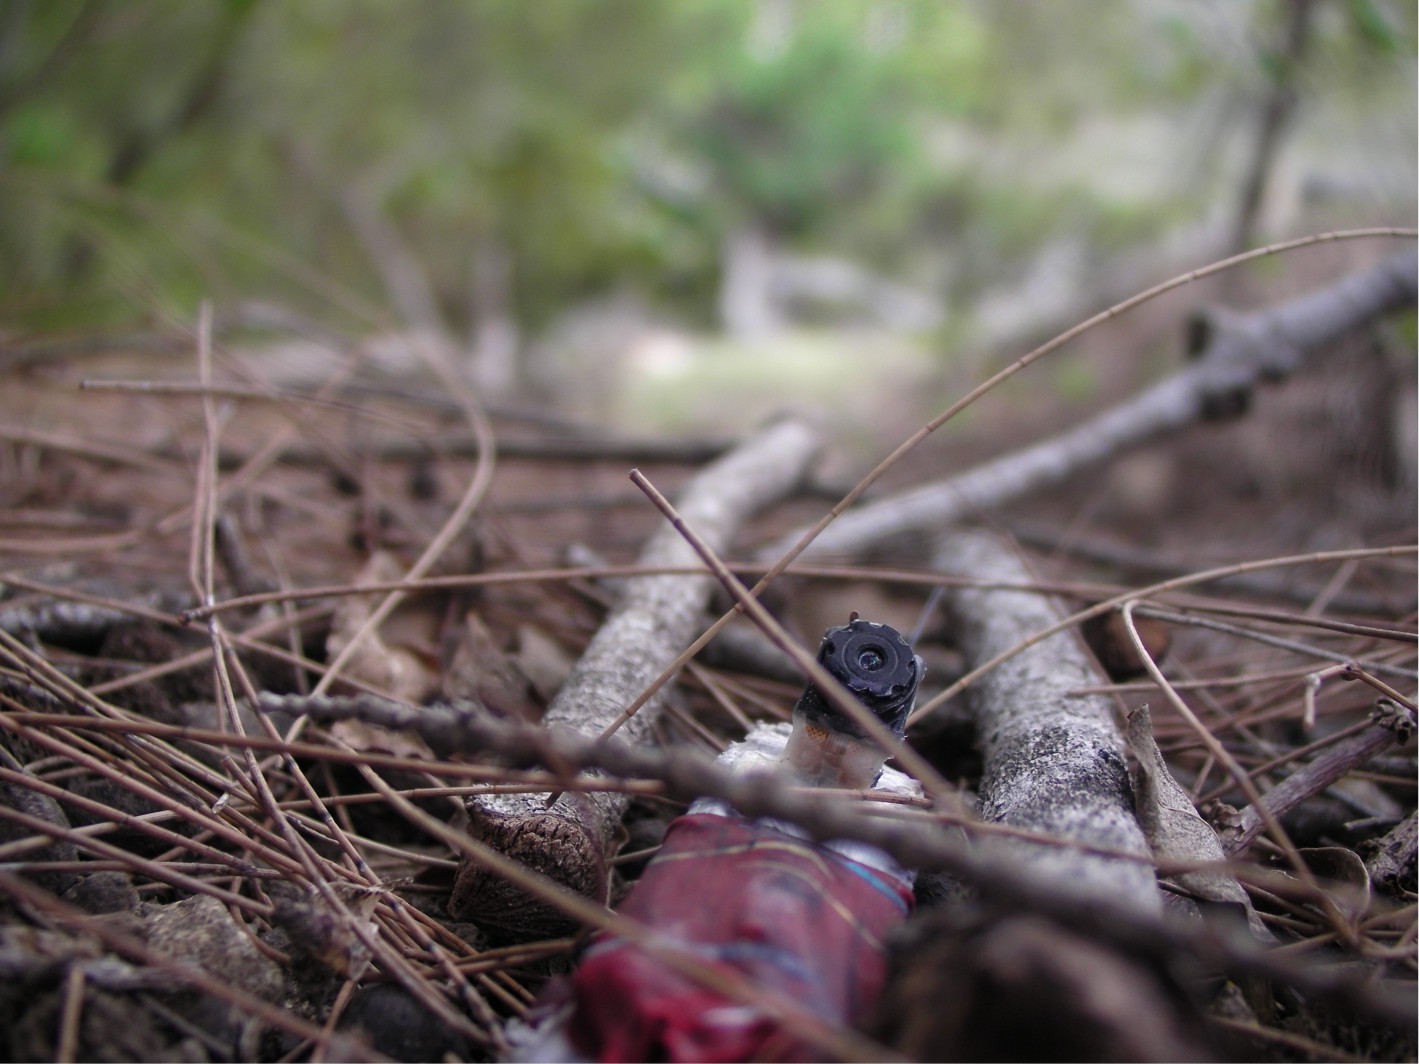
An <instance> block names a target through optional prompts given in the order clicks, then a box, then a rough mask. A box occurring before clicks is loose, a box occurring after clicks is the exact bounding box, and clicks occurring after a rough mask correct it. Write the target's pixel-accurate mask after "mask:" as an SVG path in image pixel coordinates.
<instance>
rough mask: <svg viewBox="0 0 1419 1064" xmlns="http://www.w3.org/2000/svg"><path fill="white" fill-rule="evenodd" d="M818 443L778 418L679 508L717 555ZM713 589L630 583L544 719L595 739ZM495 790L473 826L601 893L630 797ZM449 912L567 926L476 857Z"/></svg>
mask: <svg viewBox="0 0 1419 1064" xmlns="http://www.w3.org/2000/svg"><path fill="white" fill-rule="evenodd" d="M817 449H818V438H817V434H816V433H815V432H814V431H813V430H811V429H809V428H808V427H807V426H805V425H803V424H802V423H799V422H795V421H785V422H780V423H778V424H776V425H774V426H772V427H770V428H769V429H767V430H765V431H764V432H762V433H760V434H759V435H758V436H756V437H754V438H753V439H751V440H749V441H747V442H746V443H744V444H743V445H742V446H740V447H739V448H737V449H735V450H734V451H732V452H730V453H729V454H728V455H726V456H725V457H723V458H721V459H720V460H718V461H717V462H715V463H714V464H712V465H710V466H708V467H706V468H705V469H704V470H703V471H702V472H701V473H700V474H698V475H697V476H696V477H695V478H694V480H692V481H691V483H690V484H689V486H688V488H687V489H686V491H685V492H684V494H683V497H682V499H681V502H680V512H681V513H682V514H683V515H684V516H685V519H686V520H687V521H689V522H690V523H691V524H692V525H693V526H694V527H695V528H696V529H698V530H699V532H700V534H701V536H702V537H704V538H705V539H706V540H707V541H709V542H710V543H711V544H712V545H713V546H714V549H715V550H717V551H722V550H725V549H727V548H728V547H729V545H730V542H731V540H732V539H733V536H734V534H735V533H736V531H737V530H738V529H739V528H740V527H741V526H742V524H743V523H744V521H745V520H747V519H748V518H749V517H750V516H751V515H752V514H754V513H755V512H756V511H757V510H759V509H761V508H763V507H764V506H766V505H768V504H769V503H771V502H773V501H775V500H776V499H779V498H781V497H783V496H784V495H785V494H787V493H788V492H789V491H790V490H792V489H793V488H794V487H795V486H796V485H797V484H798V483H799V481H800V480H801V478H802V477H803V475H804V472H805V471H806V469H807V467H808V464H809V462H810V461H811V459H812V458H813V456H814V454H815V453H816V451H817ZM697 561H698V559H697V558H696V555H695V552H694V550H693V549H692V548H691V547H690V546H689V545H688V544H687V543H686V542H685V541H684V540H683V539H682V538H681V537H680V535H679V534H678V533H677V532H676V531H675V530H674V529H673V528H671V527H669V526H666V527H664V528H662V529H661V530H660V531H658V532H657V533H656V534H655V535H654V536H653V537H652V538H651V539H650V541H649V542H648V543H647V545H646V547H645V549H644V550H643V551H642V553H641V556H640V562H641V564H643V565H647V566H681V567H683V566H687V565H694V564H696V562H697ZM714 586H715V581H714V577H713V576H711V575H710V574H709V573H708V572H706V573H704V574H698V573H696V574H692V575H678V576H642V577H633V578H629V579H627V580H626V582H625V585H624V593H623V595H622V597H621V600H620V601H619V602H618V603H617V605H616V607H615V609H614V610H613V611H612V613H611V615H610V616H609V617H608V618H607V620H606V622H605V624H603V625H602V627H601V629H600V631H598V632H597V634H596V636H595V637H594V638H593V639H592V641H591V644H590V645H589V646H588V647H587V649H586V652H585V654H583V656H582V658H581V661H580V662H578V664H577V666H576V668H575V669H574V670H573V672H572V675H571V676H570V677H569V678H568V680H567V682H566V684H565V686H564V687H563V688H562V690H561V691H560V692H559V693H558V694H557V696H556V698H554V699H553V700H552V704H551V705H550V706H548V708H547V712H546V715H545V717H544V718H543V719H544V722H545V723H546V724H547V725H548V726H549V727H562V728H569V729H571V730H573V731H576V732H580V733H581V734H583V735H587V736H595V735H599V734H600V733H601V732H602V731H603V730H604V729H605V728H606V727H607V725H608V724H610V723H611V722H612V721H614V720H615V719H616V718H617V717H618V716H619V715H620V714H621V711H622V709H623V708H624V707H625V706H626V704H627V703H628V702H630V701H631V700H632V699H634V698H635V697H636V696H637V695H638V694H640V692H641V691H642V690H643V689H644V688H645V687H646V685H647V684H649V683H650V681H651V680H653V679H654V678H655V677H656V676H657V675H658V674H659V673H660V671H661V670H662V669H664V668H665V666H666V665H668V664H669V663H670V662H671V661H673V660H674V659H675V657H676V655H678V654H679V653H680V651H681V650H682V649H683V648H684V647H685V646H686V645H687V644H688V643H689V642H690V641H691V640H692V639H694V637H695V635H696V634H697V632H698V630H699V628H700V627H701V625H702V622H703V615H704V611H705V608H706V606H707V605H708V603H709V598H710V595H711V593H712V592H713V589H714ZM665 696H666V692H665V691H663V690H662V691H661V692H658V693H657V694H656V695H655V696H654V697H653V698H651V699H650V700H649V701H648V702H647V703H646V704H645V705H644V706H643V707H642V708H641V710H640V712H639V713H637V714H636V715H635V716H633V717H631V718H630V719H629V720H628V721H627V722H626V723H625V725H624V726H623V728H622V732H623V734H624V737H625V739H626V740H627V741H629V742H631V743H639V742H643V741H645V740H646V738H647V737H648V736H649V735H650V732H651V728H652V725H653V724H654V722H655V719H656V718H657V716H658V715H659V712H660V709H661V706H662V705H663V704H664V700H665ZM547 797H548V796H547V795H537V794H534V795H497V796H489V797H487V798H479V799H475V800H473V801H471V802H470V803H469V806H468V812H469V821H470V823H469V830H470V831H471V832H472V833H473V834H474V835H475V836H476V837H478V838H480V839H481V840H482V841H484V842H486V843H488V844H490V845H493V846H495V847H496V848H498V849H499V850H500V851H502V852H503V853H505V854H507V855H508V856H509V857H514V858H516V859H517V860H519V861H522V862H523V863H525V864H527V865H529V866H531V867H533V868H535V869H537V870H539V871H542V872H545V873H546V874H547V875H549V876H552V877H553V878H555V879H557V880H558V881H560V882H562V883H565V884H566V885H567V886H569V887H571V888H572V889H573V890H576V891H577V892H578V893H580V894H583V895H586V896H588V897H604V895H605V889H606V859H607V857H608V856H609V851H610V847H611V842H612V837H613V834H614V832H615V830H616V828H617V826H618V825H619V823H620V819H621V815H622V813H624V812H625V808H626V803H627V801H628V799H627V797H626V796H625V795H621V794H580V793H567V794H563V795H561V796H560V797H558V799H557V800H556V802H555V803H553V804H552V805H551V806H550V807H549V806H548V805H547ZM451 908H452V911H453V912H454V914H455V915H456V916H457V917H458V918H459V919H464V920H469V921H472V922H474V923H477V924H479V925H480V926H483V927H485V928H487V929H489V930H490V931H491V932H492V933H493V934H494V935H497V934H499V933H500V932H501V933H505V934H510V935H511V934H515V935H518V936H526V937H536V936H537V935H538V934H542V933H544V932H545V933H554V932H555V931H557V930H560V929H562V928H564V925H565V922H564V920H563V918H562V917H561V915H560V914H558V913H556V912H554V911H552V910H550V909H548V908H547V907H546V906H545V905H543V904H541V903H539V902H536V901H534V900H533V899H531V898H529V897H527V896H526V895H525V894H524V893H523V892H522V891H521V890H520V889H519V888H517V887H515V886H513V885H512V884H509V883H507V882H506V881H505V880H503V879H501V878H500V877H498V876H496V875H493V874H491V873H490V872H488V871H487V870H486V869H483V868H481V867H479V866H478V865H476V864H474V863H473V862H471V861H464V863H463V865H462V866H461V867H460V869H459V873H458V878H457V882H456V885H455V889H454V895H453V899H452V902H451Z"/></svg>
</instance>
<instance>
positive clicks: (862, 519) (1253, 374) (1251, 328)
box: [765, 251, 1416, 558]
mask: <svg viewBox="0 0 1419 1064" xmlns="http://www.w3.org/2000/svg"><path fill="white" fill-rule="evenodd" d="M1415 287H1416V280H1415V258H1414V253H1413V252H1412V251H1405V252H1401V253H1400V254H1398V255H1396V256H1394V257H1393V258H1390V259H1386V260H1385V261H1383V262H1381V263H1379V264H1377V265H1375V266H1371V267H1369V268H1367V269H1364V270H1360V271H1358V272H1356V273H1352V274H1350V275H1349V276H1347V277H1344V278H1342V279H1341V280H1339V281H1337V282H1336V283H1334V284H1332V285H1330V286H1328V287H1326V288H1321V289H1317V290H1316V291H1313V292H1309V293H1307V294H1305V295H1303V296H1300V297H1298V298H1296V299H1293V300H1291V301H1289V302H1287V303H1282V304H1279V305H1278V306H1275V307H1270V308H1268V309H1265V310H1259V311H1255V312H1252V313H1248V314H1234V313H1223V312H1214V313H1212V314H1210V315H1208V316H1205V317H1201V318H1199V319H1198V320H1197V321H1196V322H1195V323H1194V328H1193V330H1192V332H1193V343H1192V347H1193V350H1194V360H1193V361H1192V362H1190V363H1189V364H1188V365H1187V366H1186V367H1185V368H1183V369H1182V370H1180V371H1178V372H1177V373H1175V374H1173V375H1172V376H1170V377H1167V378H1165V379H1163V380H1161V381H1159V382H1158V383H1156V384H1154V385H1153V386H1152V387H1150V388H1148V389H1146V390H1144V391H1143V392H1141V393H1140V394H1138V395H1136V396H1134V397H1133V398H1132V399H1128V400H1126V401H1124V402H1122V403H1120V404H1118V405H1117V406H1114V407H1112V408H1110V409H1109V410H1105V411H1104V412H1103V413H1101V414H1099V415H1097V416H1096V417H1093V418H1091V419H1090V420H1088V421H1086V422H1084V423H1083V424H1082V425H1079V426H1078V427H1077V428H1074V429H1071V430H1069V431H1068V432H1065V433H1062V434H1060V435H1058V436H1055V437H1052V438H1051V439H1047V440H1043V441H1041V442H1040V443H1037V444H1034V445H1032V446H1030V447H1026V448H1024V449H1023V450H1019V451H1015V452H1012V453H1011V454H1007V455H1004V456H1002V457H1000V458H996V459H993V460H991V461H989V462H985V463H983V464H982V465H978V466H976V467H975V468H974V469H969V470H966V471H965V472H964V473H960V474H958V475H957V476H953V477H949V478H947V479H945V480H938V481H933V482H931V483H928V484H924V485H922V486H921V487H918V488H913V489H911V490H910V491H905V492H901V493H899V494H896V495H892V496H888V497H887V498H883V499H880V500H878V501H877V502H874V503H870V504H868V505H866V506H863V507H862V508H861V509H858V510H853V511H850V512H848V513H845V514H843V515H842V516H841V517H839V518H838V519H837V520H836V521H834V522H833V523H832V524H831V525H829V526H828V527H827V528H826V529H824V530H823V532H822V533H821V534H820V535H819V536H818V538H817V539H816V540H815V541H814V542H813V544H812V545H811V546H810V547H809V548H808V549H807V550H806V551H805V552H804V554H803V557H804V558H810V557H824V556H827V555H833V556H843V555H847V556H851V555H857V554H862V553H864V552H868V551H871V550H874V549H880V547H881V546H882V545H883V544H884V543H887V542H890V541H893V540H897V539H910V538H912V537H921V538H925V537H928V536H930V535H933V534H934V533H935V532H936V531H937V530H938V529H941V528H943V527H945V526H947V525H950V524H954V523H956V522H957V521H960V520H961V519H963V518H967V517H970V516H973V515H976V514H979V513H981V512H983V511H986V510H989V509H992V508H994V507H998V506H1002V505H1004V504H1005V503H1007V502H1011V501H1012V500H1014V499H1018V498H1021V497H1022V496H1024V495H1026V494H1028V493H1029V492H1031V491H1035V490H1037V489H1039V488H1042V487H1047V486H1048V485H1051V484H1055V483H1058V482H1059V481H1061V480H1063V479H1064V478H1065V477H1068V476H1070V475H1071V474H1073V473H1075V472H1077V471H1078V470H1080V469H1082V468H1085V467H1086V466H1089V465H1092V464H1094V463H1096V462H1100V461H1102V460H1103V459H1105V458H1109V457H1111V456H1113V455H1115V454H1118V453H1120V452H1122V451H1124V450H1125V449H1127V448H1128V447H1132V446H1134V445H1136V444H1138V443H1141V442H1142V441H1144V440H1147V439H1151V438H1153V437H1155V436H1160V435H1162V434H1163V433H1166V432H1171V431H1174V430H1176V429H1179V428H1182V427H1183V426H1185V425H1188V424H1191V423H1192V422H1194V421H1197V420H1199V419H1201V418H1203V417H1205V416H1208V415H1213V414H1219V413H1226V412H1231V411H1237V410H1240V409H1243V408H1244V407H1245V403H1246V397H1247V393H1248V392H1249V391H1250V389H1251V388H1252V387H1253V386H1254V385H1256V384H1257V382H1259V381H1262V380H1277V379H1280V378H1282V377H1286V376H1289V375H1290V374H1292V373H1294V372H1295V371H1296V370H1298V369H1300V368H1301V367H1302V365H1303V364H1304V362H1305V360H1306V358H1307V357H1308V356H1310V355H1311V354H1313V353H1314V352H1317V351H1319V350H1321V349H1322V348H1323V347H1324V346H1325V345H1326V344H1328V343H1330V342H1332V341H1334V340H1336V339H1337V338H1339V337H1341V336H1343V335H1344V334H1345V333H1347V332H1349V331H1351V330H1352V329H1355V328H1357V327H1358V326H1360V325H1363V324H1364V323H1365V322H1367V321H1369V320H1370V319H1371V318H1373V317H1375V316H1376V315H1379V314H1382V313H1384V312H1385V311H1388V310H1391V309H1393V308H1395V307H1398V306H1404V305H1408V304H1412V303H1413V301H1414V298H1415ZM800 535H801V532H795V533H793V534H792V535H790V536H786V537H784V539H783V540H782V541H780V542H779V543H776V544H775V545H774V546H773V547H772V548H770V549H769V550H766V551H765V555H766V556H767V555H770V554H771V555H773V556H775V557H776V556H778V555H779V554H782V553H783V552H784V551H785V550H787V549H788V547H789V546H790V545H791V544H793V543H795V542H797V540H798V537H799V536H800Z"/></svg>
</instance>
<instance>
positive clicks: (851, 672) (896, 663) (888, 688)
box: [794, 620, 925, 739]
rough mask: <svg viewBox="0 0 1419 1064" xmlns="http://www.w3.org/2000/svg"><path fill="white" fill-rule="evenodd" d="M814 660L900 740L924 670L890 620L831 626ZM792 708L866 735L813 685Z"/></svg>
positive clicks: (821, 722)
mask: <svg viewBox="0 0 1419 1064" xmlns="http://www.w3.org/2000/svg"><path fill="white" fill-rule="evenodd" d="M818 663H819V664H821V665H822V666H823V668H825V669H827V670H828V672H829V673H831V674H832V676H833V678H834V679H836V680H838V682H840V683H841V684H842V685H843V686H844V687H846V688H847V689H848V690H849V691H851V692H852V693H853V694H854V695H856V696H857V700H858V701H859V702H861V703H862V704H863V705H864V706H866V707H867V708H868V709H870V710H871V711H872V712H873V713H874V714H875V715H876V716H877V718H878V719H879V720H880V721H882V723H883V724H885V725H887V727H888V728H890V729H891V731H892V733H893V734H894V735H896V736H897V738H901V737H902V736H903V735H904V734H905V733H906V726H907V715H908V714H909V713H910V712H911V708H912V702H913V701H914V700H915V698H916V688H917V684H919V683H921V676H922V673H923V672H924V671H925V670H924V668H923V666H922V663H921V659H920V658H919V657H917V656H916V655H915V654H914V653H912V647H911V644H910V643H908V642H907V641H906V640H905V639H903V638H902V634H901V633H900V632H898V631H897V630H896V629H895V628H893V627H892V626H891V625H888V624H879V623H878V622H876V621H862V620H853V621H851V622H850V623H848V624H845V625H842V626H841V627H838V628H829V629H828V630H827V631H826V632H825V633H824V634H823V642H822V643H821V644H820V645H819V646H818ZM794 710H795V712H799V713H803V714H804V715H805V716H806V717H807V719H808V720H809V722H811V723H813V724H819V725H822V726H823V727H825V728H830V729H832V730H833V731H837V732H845V733H847V734H849V735H853V736H856V737H857V738H859V739H865V738H866V737H867V733H866V732H865V731H864V730H863V729H862V728H861V727H860V726H859V725H858V724H857V723H856V722H855V721H853V720H851V719H850V718H849V717H847V716H845V715H844V714H843V713H842V712H841V711H840V710H839V709H838V708H837V707H836V706H834V705H833V704H832V702H830V701H829V700H828V699H826V698H824V697H823V693H822V692H821V691H820V690H819V689H818V688H817V686H816V685H815V684H813V683H811V682H810V683H809V684H808V686H807V687H805V688H804V689H803V694H802V695H801V696H799V699H798V704H797V705H796V706H795V707H794Z"/></svg>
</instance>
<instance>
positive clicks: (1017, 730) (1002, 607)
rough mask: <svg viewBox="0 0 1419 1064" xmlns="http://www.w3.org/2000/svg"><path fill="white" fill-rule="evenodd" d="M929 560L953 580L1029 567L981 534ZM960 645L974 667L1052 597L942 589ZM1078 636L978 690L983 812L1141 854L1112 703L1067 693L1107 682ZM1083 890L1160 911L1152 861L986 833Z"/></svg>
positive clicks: (957, 539) (1025, 654) (990, 677)
mask: <svg viewBox="0 0 1419 1064" xmlns="http://www.w3.org/2000/svg"><path fill="white" fill-rule="evenodd" d="M933 564H934V566H935V567H936V568H937V569H939V570H940V571H942V572H943V573H947V574H950V575H952V576H970V577H973V578H975V579H978V580H984V581H988V582H991V583H1004V584H1011V583H1014V584H1019V583H1027V582H1028V581H1029V579H1030V574H1029V573H1028V572H1027V571H1026V570H1025V567H1024V566H1023V565H1022V564H1021V563H1020V561H1019V559H1018V558H1016V556H1015V555H1014V554H1013V553H1012V552H1011V551H1010V550H1009V549H1008V548H1007V547H1006V546H1005V545H1004V544H1002V543H1001V542H1000V541H998V540H997V539H995V538H994V537H992V536H989V535H987V534H985V533H981V532H972V531H961V532H953V533H949V534H947V535H944V536H942V537H941V538H940V539H939V540H938V541H937V545H936V551H935V554H934V559H933ZM946 598H947V602H948V609H949V610H950V613H951V615H952V617H953V620H954V627H955V632H956V639H957V643H958V644H959V646H960V647H961V651H962V653H963V654H964V655H965V658H966V664H967V666H968V667H974V666H975V665H978V664H980V663H981V662H983V661H988V660H990V659H991V658H993V657H995V656H996V655H997V654H999V653H1000V652H1001V651H1004V650H1008V649H1009V648H1010V647H1012V646H1014V645H1015V644H1017V643H1019V642H1021V641H1022V640H1024V639H1026V638H1028V637H1029V636H1031V635H1033V634H1035V633H1036V632H1038V631H1040V630H1041V629H1044V628H1048V627H1049V626H1050V625H1051V624H1054V623H1055V622H1056V621H1057V620H1058V619H1059V617H1060V616H1061V614H1059V613H1058V612H1057V611H1056V609H1055V608H1054V606H1053V604H1052V603H1051V602H1050V600H1049V599H1047V598H1045V597H1043V596H1041V595H1037V594H1031V593H1028V592H1022V591H1005V590H991V589H988V588H974V587H953V588H949V589H948V590H947V596H946ZM1097 671H1098V670H1097V669H1096V668H1095V666H1094V665H1093V664H1092V662H1091V661H1090V660H1089V659H1088V657H1087V656H1086V655H1085V652H1084V651H1083V649H1082V648H1081V647H1080V645H1079V643H1078V642H1077V641H1076V638H1075V637H1074V636H1073V635H1072V634H1071V633H1069V632H1059V633H1057V634H1055V635H1053V636H1051V637H1049V638H1048V639H1045V640H1043V641H1042V642H1040V643H1038V644H1036V645H1035V646H1033V647H1030V648H1029V649H1027V650H1025V651H1022V652H1021V653H1019V654H1016V655H1015V656H1014V657H1012V658H1010V659H1008V660H1006V661H1004V662H1002V663H1001V664H1000V665H998V666H997V667H996V668H994V669H992V670H991V671H990V672H988V673H986V674H985V675H984V676H983V677H982V678H981V679H980V680H979V681H977V683H976V685H975V686H974V687H973V688H971V707H972V712H973V713H974V716H975V719H976V730H977V734H978V735H979V737H980V745H981V752H982V754H983V756H984V769H983V773H982V777H981V783H980V813H981V819H983V820H985V821H987V822H998V823H1003V824H1009V825H1011V826H1014V827H1020V828H1028V829H1030V830H1032V831H1038V832H1043V833H1046V834H1050V835H1055V836H1059V837H1061V838H1065V839H1070V840H1073V841H1075V842H1083V843H1088V844H1091V845H1094V846H1100V847H1107V848H1109V849H1111V850H1119V851H1123V852H1127V853H1136V854H1139V855H1141V856H1146V855H1147V854H1148V852H1149V851H1148V844H1147V841H1146V839H1145V838H1144V834H1143V831H1142V829H1141V828H1140V827H1139V824H1138V821H1137V819H1136V818H1135V816H1134V803H1133V792H1132V789H1131V786H1130V784H1129V778H1128V767H1127V764H1126V762H1125V761H1124V743H1123V737H1122V735H1121V734H1120V730H1119V728H1118V725H1117V724H1116V723H1115V721H1114V714H1113V705H1112V703H1111V702H1110V701H1109V700H1108V699H1107V698H1106V697H1104V696H1102V695H1094V696H1086V697H1077V696H1074V697H1072V696H1071V695H1070V694H1069V692H1070V691H1071V690H1074V689H1076V688H1080V687H1087V686H1090V685H1092V684H1097V683H1099V682H1100V679H1101V678H1100V677H1099V676H1098V675H1097ZM989 845H991V846H996V847H1000V848H1001V849H1002V851H1003V852H1008V853H1009V854H1011V855H1012V856H1014V857H1015V858H1016V859H1017V860H1020V861H1022V862H1024V863H1027V864H1029V865H1030V866H1032V868H1033V869H1034V870H1035V871H1036V872H1037V873H1038V874H1039V876H1040V877H1041V878H1044V879H1047V880H1048V881H1050V882H1051V883H1054V884H1056V885H1057V886H1058V888H1059V889H1060V890H1061V891H1067V892H1071V893H1074V894H1077V895H1079V896H1080V897H1093V898H1095V899H1096V900H1097V901H1098V902H1099V903H1100V904H1102V905H1107V906H1109V907H1112V908H1119V909H1127V910H1130V911H1139V912H1150V913H1151V912H1156V911H1158V907H1159V895H1158V889H1157V885H1156V883H1155V881H1154V876H1153V870H1152V868H1151V867H1150V866H1149V865H1148V864H1140V863H1139V862H1136V861H1128V860H1125V859H1120V858H1117V857H1107V856H1103V855H1101V854H1091V853H1085V852H1080V851H1078V850H1071V849H1065V848H1060V847H1052V846H1045V845H1041V844H1039V843H1034V842H1025V841H1021V840H1014V839H1011V840H991V841H990V843H989Z"/></svg>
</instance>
